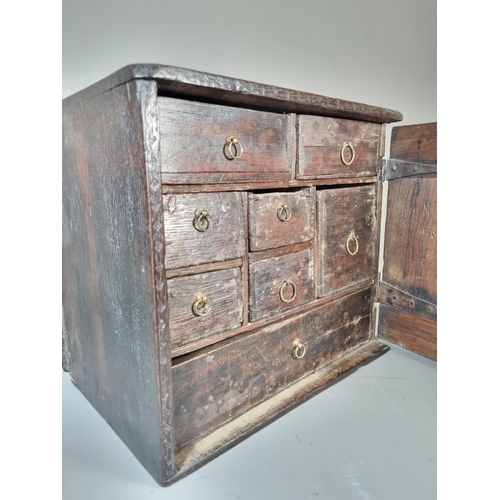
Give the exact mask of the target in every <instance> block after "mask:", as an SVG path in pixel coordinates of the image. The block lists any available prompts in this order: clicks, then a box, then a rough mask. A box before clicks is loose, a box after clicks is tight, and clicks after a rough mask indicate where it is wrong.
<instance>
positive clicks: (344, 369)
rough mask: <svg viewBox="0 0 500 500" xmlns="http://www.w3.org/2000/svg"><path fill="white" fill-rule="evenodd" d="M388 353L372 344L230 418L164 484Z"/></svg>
mask: <svg viewBox="0 0 500 500" xmlns="http://www.w3.org/2000/svg"><path fill="white" fill-rule="evenodd" d="M388 351H389V347H388V346H387V345H385V344H382V343H379V342H376V341H372V342H368V343H366V344H364V345H362V346H360V347H358V348H357V349H355V350H353V351H351V352H349V353H347V354H345V355H344V356H342V357H341V358H339V359H337V360H335V361H333V362H332V363H328V364H327V365H325V366H323V367H321V368H319V369H318V370H315V371H314V373H311V374H310V375H307V376H306V377H304V378H302V379H301V380H300V381H298V382H296V383H295V384H293V385H292V386H290V387H289V388H288V389H286V390H284V391H281V392H279V393H277V394H276V395H274V396H273V397H271V398H269V399H268V400H266V401H264V402H263V403H261V404H259V405H257V406H255V407H254V408H252V409H251V410H249V411H248V412H246V413H245V414H243V415H242V416H240V417H237V418H235V419H233V420H232V421H230V422H228V423H227V424H225V425H223V426H222V427H220V428H219V429H217V430H215V431H214V432H212V433H211V434H209V435H208V436H206V437H205V438H203V439H200V440H199V441H196V442H194V443H193V444H192V445H188V446H186V447H185V448H183V449H182V450H180V451H179V452H178V453H177V455H176V460H177V464H178V465H179V469H178V472H177V475H176V476H175V477H173V478H172V479H171V480H169V481H167V482H166V483H165V484H166V485H169V484H172V483H174V482H176V481H178V480H179V479H182V478H183V477H185V476H186V475H188V474H190V473H192V472H194V471H195V470H197V469H199V468H200V467H201V466H203V465H204V464H206V463H207V462H209V461H210V460H213V459H214V458H216V457H217V456H219V455H221V454H222V453H224V452H225V451H227V450H229V449H230V448H232V447H233V446H235V445H237V444H238V443H240V442H241V441H243V440H244V439H246V438H247V437H249V436H250V435H252V434H254V433H255V432H257V431H259V430H260V429H262V428H264V427H265V426H267V425H269V424H270V423H272V422H274V421H275V420H277V419H278V418H280V417H282V416H283V415H285V414H287V413H288V412H289V411H291V410H293V409H294V408H296V407H297V406H298V405H300V404H301V403H303V402H305V401H307V400H309V399H311V398H312V397H314V396H316V395H317V394H319V393H321V392H322V391H324V390H325V389H327V388H329V387H331V386H332V385H333V384H336V383H337V382H340V381H341V380H343V379H345V378H346V377H348V376H349V375H351V374H353V373H355V372H356V370H358V368H361V367H362V366H365V365H367V364H368V363H371V362H372V361H374V360H375V359H377V358H379V357H380V356H382V355H383V354H385V353H386V352H388Z"/></svg>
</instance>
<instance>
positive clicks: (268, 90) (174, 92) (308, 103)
mask: <svg viewBox="0 0 500 500" xmlns="http://www.w3.org/2000/svg"><path fill="white" fill-rule="evenodd" d="M135 79H141V80H155V81H156V83H157V85H158V88H159V89H160V92H161V93H162V94H164V95H171V96H179V97H189V98H196V99H199V100H205V101H207V102H219V103H224V104H230V105H236V106H240V107H251V108H255V109H264V110H267V111H274V112H279V113H283V112H287V113H302V114H314V115H318V116H335V117H339V118H352V119H354V120H365V121H373V122H376V123H390V122H394V121H401V120H402V119H403V116H402V115H401V113H399V112H398V111H393V110H391V109H386V108H381V107H377V106H370V105H367V104H362V103H358V102H352V101H345V100H343V99H337V98H332V97H327V96H322V95H316V94H310V93H308V92H299V91H296V90H290V89H285V88H281V87H276V86H273V85H264V84H261V83H255V82H249V81H246V80H241V79H239V78H229V77H226V76H221V75H213V74H210V73H203V72H201V71H194V70H191V69H184V68H176V67H173V66H165V65H157V64H133V65H129V66H125V67H124V68H121V69H119V70H118V71H116V72H115V73H113V74H111V75H110V76H108V77H106V78H104V79H103V80H100V81H99V82H97V83H95V84H93V85H91V86H90V87H88V88H86V89H84V90H82V91H80V92H77V93H76V94H73V95H72V96H69V97H67V98H66V99H64V100H63V105H64V106H69V105H71V104H74V103H78V102H81V101H82V100H85V99H89V98H91V97H94V96H96V95H98V94H100V93H103V92H106V91H107V90H109V89H112V88H114V87H116V86H118V85H122V84H124V83H127V82H130V81H132V80H135Z"/></svg>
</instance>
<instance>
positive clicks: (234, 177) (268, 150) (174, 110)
mask: <svg viewBox="0 0 500 500" xmlns="http://www.w3.org/2000/svg"><path fill="white" fill-rule="evenodd" d="M158 113H159V126H160V151H161V153H160V154H161V171H162V173H163V174H164V175H163V179H164V181H167V182H171V183H176V182H180V183H187V184H192V183H200V182H202V183H206V182H231V181H266V180H281V179H288V178H289V177H290V170H291V149H292V142H293V126H292V118H291V116H287V115H282V114H277V113H267V112H263V111H253V110H249V109H240V108H233V107H228V106H219V105H215V104H206V103H201V102H194V101H183V100H179V99H171V98H166V97H159V98H158ZM229 138H234V139H233V140H232V141H228V139H229ZM236 141H237V142H236Z"/></svg>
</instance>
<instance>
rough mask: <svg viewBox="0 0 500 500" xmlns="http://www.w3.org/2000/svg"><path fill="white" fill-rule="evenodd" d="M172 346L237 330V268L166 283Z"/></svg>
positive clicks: (240, 311) (240, 313)
mask: <svg viewBox="0 0 500 500" xmlns="http://www.w3.org/2000/svg"><path fill="white" fill-rule="evenodd" d="M167 289H168V313H169V325H170V339H171V347H172V348H177V347H181V346H184V345H187V344H191V343H193V342H196V341H197V340H200V339H204V338H206V337H209V336H211V335H215V334H217V333H221V332H225V331H227V330H231V329H233V328H237V327H238V326H240V325H241V323H242V321H243V299H242V287H241V270H240V268H235V269H225V270H222V271H213V272H210V273H204V274H196V275H194V276H184V277H181V278H172V279H169V280H167Z"/></svg>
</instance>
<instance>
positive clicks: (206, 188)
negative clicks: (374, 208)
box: [162, 176, 378, 194]
mask: <svg viewBox="0 0 500 500" xmlns="http://www.w3.org/2000/svg"><path fill="white" fill-rule="evenodd" d="M162 180H163V183H164V184H163V186H162V189H163V193H164V194H176V193H213V192H217V193H219V192H228V191H260V190H265V189H266V190H271V189H272V190H278V189H299V188H303V187H311V186H313V185H314V186H335V185H350V184H373V183H374V182H377V180H378V178H377V177H376V176H370V177H352V178H341V179H333V178H322V179H309V180H293V181H292V180H286V181H267V182H263V183H257V182H241V183H238V184H217V183H212V184H210V183H209V184H203V183H199V184H196V183H194V184H189V185H181V184H167V180H166V179H165V178H164V177H163V176H162Z"/></svg>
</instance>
